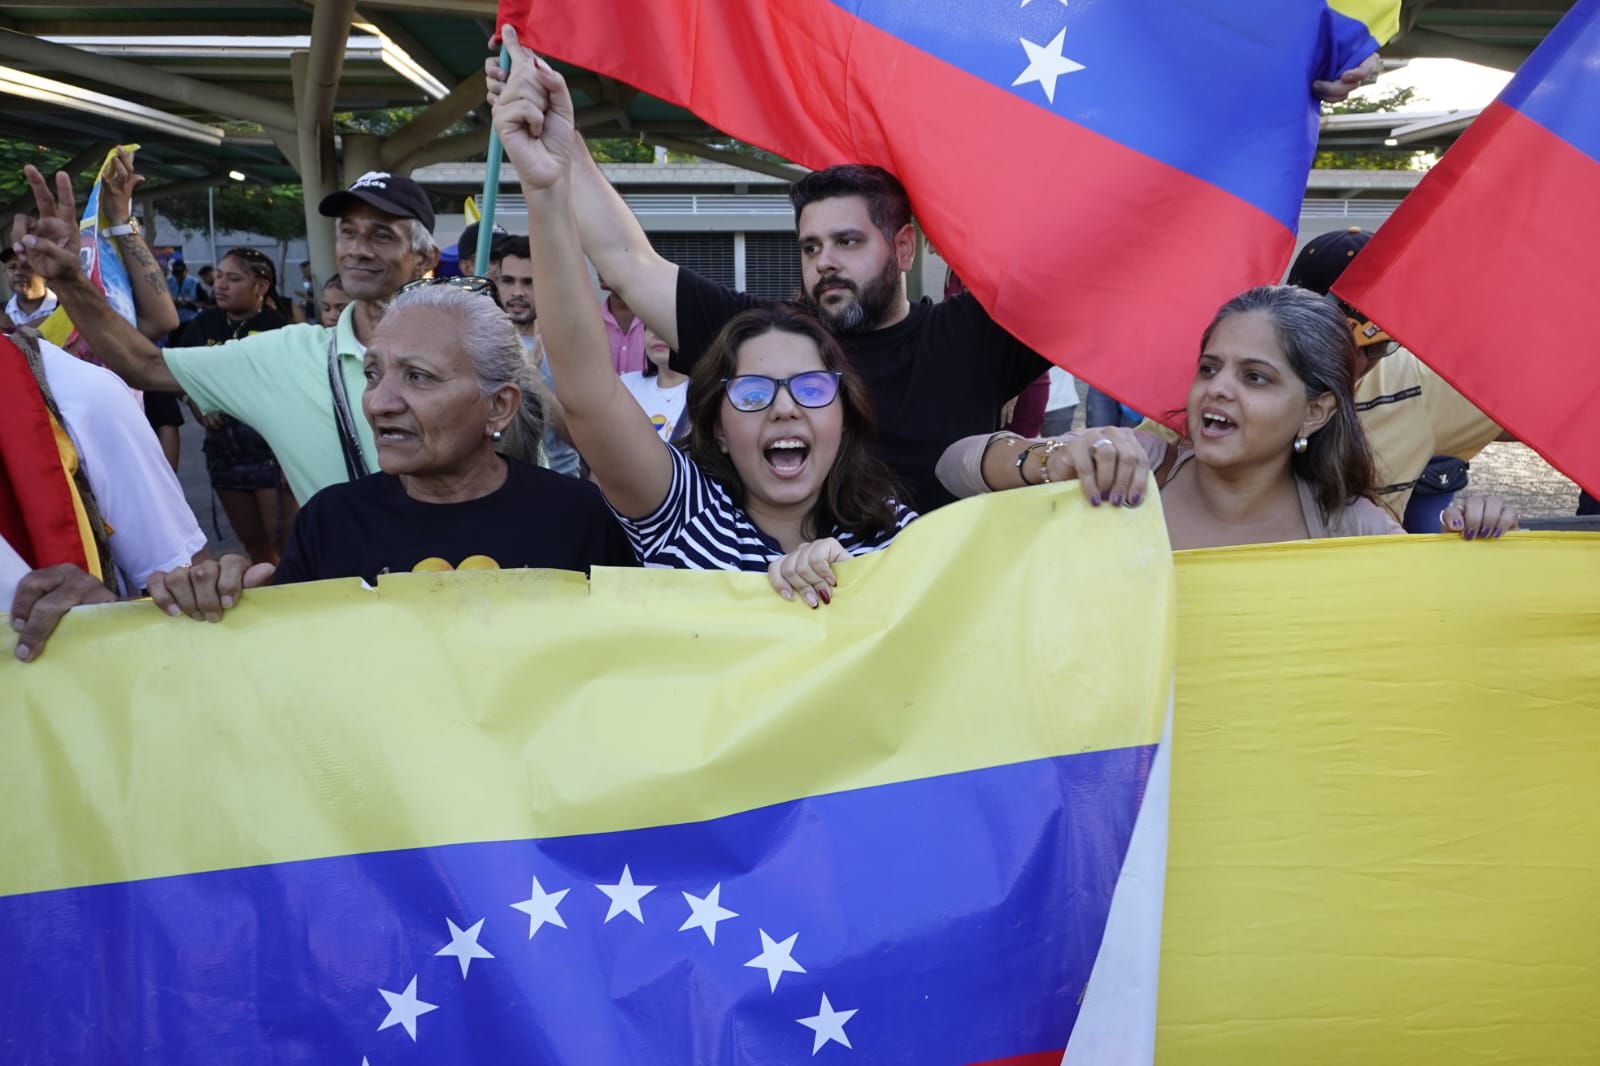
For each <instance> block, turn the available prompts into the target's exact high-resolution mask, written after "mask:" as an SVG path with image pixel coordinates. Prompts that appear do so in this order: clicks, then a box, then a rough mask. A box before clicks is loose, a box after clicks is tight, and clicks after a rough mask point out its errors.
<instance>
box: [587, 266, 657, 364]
mask: <svg viewBox="0 0 1600 1066" xmlns="http://www.w3.org/2000/svg"><path fill="white" fill-rule="evenodd" d="M596 280H597V281H598V283H599V285H600V288H601V290H602V292H601V297H600V320H601V321H602V322H604V323H605V325H606V338H607V339H608V340H609V341H610V342H611V366H612V367H613V368H614V369H615V370H616V372H617V373H618V374H619V375H622V374H632V373H637V372H643V371H647V370H649V365H648V362H647V360H646V357H645V350H644V349H645V339H644V322H643V320H641V319H640V318H639V316H638V315H636V314H634V313H633V308H631V307H629V306H628V303H627V301H626V300H624V299H623V298H622V297H621V296H619V295H618V294H617V293H615V292H613V291H612V290H611V288H610V287H609V286H607V285H606V279H605V276H604V275H598V276H597V278H596Z"/></svg>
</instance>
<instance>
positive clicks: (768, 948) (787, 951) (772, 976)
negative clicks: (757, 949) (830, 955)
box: [745, 929, 806, 992]
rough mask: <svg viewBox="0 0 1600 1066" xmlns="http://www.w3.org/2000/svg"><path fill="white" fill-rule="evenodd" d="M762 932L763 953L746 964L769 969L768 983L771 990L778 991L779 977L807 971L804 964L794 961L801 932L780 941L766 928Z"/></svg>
mask: <svg viewBox="0 0 1600 1066" xmlns="http://www.w3.org/2000/svg"><path fill="white" fill-rule="evenodd" d="M760 933H761V954H759V955H757V956H756V957H755V958H753V959H751V960H750V961H749V962H747V963H745V965H746V966H753V967H755V968H756V969H758V970H765V971H767V983H768V984H769V985H770V986H771V990H772V991H773V992H776V991H777V990H778V978H780V977H782V976H783V975H784V974H786V973H805V972H806V968H805V967H804V966H801V965H800V964H799V963H798V962H795V961H794V942H795V940H797V939H798V938H799V936H800V934H799V933H796V934H794V936H791V937H790V938H789V939H788V940H785V941H782V942H781V943H780V942H779V941H776V940H773V939H772V938H771V937H770V936H768V935H767V931H766V930H765V929H762V930H760Z"/></svg>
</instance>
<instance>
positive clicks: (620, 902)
mask: <svg viewBox="0 0 1600 1066" xmlns="http://www.w3.org/2000/svg"><path fill="white" fill-rule="evenodd" d="M594 887H595V888H598V889H599V890H600V891H602V892H604V893H605V894H606V895H607V896H610V897H611V906H610V907H609V908H607V910H606V921H608V922H609V921H610V920H611V919H613V918H615V917H616V916H617V915H619V914H623V913H627V914H631V915H633V916H634V918H636V919H637V920H638V922H639V924H640V925H643V924H644V911H643V910H641V909H640V907H639V901H640V900H642V899H644V898H645V897H646V896H648V895H649V894H650V893H652V892H654V891H655V890H656V886H655V885H636V884H634V883H633V871H632V870H630V869H628V867H627V866H626V865H624V866H623V867H622V876H621V877H620V878H618V879H617V883H616V884H614V885H595V886H594ZM602 924H603V923H602Z"/></svg>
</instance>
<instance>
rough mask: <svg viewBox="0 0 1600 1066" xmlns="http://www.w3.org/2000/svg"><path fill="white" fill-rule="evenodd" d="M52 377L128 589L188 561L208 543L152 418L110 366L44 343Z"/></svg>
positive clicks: (133, 589) (135, 589)
mask: <svg viewBox="0 0 1600 1066" xmlns="http://www.w3.org/2000/svg"><path fill="white" fill-rule="evenodd" d="M39 350H40V355H41V357H42V361H43V364H44V375H45V380H46V381H48V382H49V383H50V392H51V394H52V395H53V396H54V397H55V400H56V406H57V407H58V408H60V409H61V418H62V420H63V421H64V422H65V423H66V430H67V435H68V436H69V437H71V438H72V444H73V446H74V447H75V448H77V450H78V462H79V464H80V465H81V466H82V468H83V471H84V473H85V474H86V475H87V476H88V478H89V487H90V488H91V489H93V490H94V498H95V502H96V503H97V504H99V506H100V517H102V518H103V519H105V522H106V525H107V526H108V527H110V530H111V535H110V537H109V544H110V546H111V557H112V560H113V561H114V562H115V563H116V566H117V570H118V572H119V574H120V576H121V579H122V581H121V584H122V588H123V590H124V592H127V593H134V592H138V591H140V590H141V589H143V588H144V587H145V585H146V584H147V583H148V582H149V580H150V575H151V574H153V573H155V572H156V571H157V570H171V569H172V568H173V567H175V566H181V565H182V564H184V563H187V562H188V561H189V560H190V559H191V558H193V556H194V554H195V553H196V552H198V551H199V550H200V549H201V548H204V547H205V546H206V535H205V534H204V533H202V532H201V531H200V525H199V523H198V522H196V521H195V519H194V512H193V511H191V510H189V504H188V501H186V500H185V499H184V497H183V486H182V485H180V484H178V476H177V475H176V474H174V473H173V472H172V467H171V466H169V465H168V464H167V460H166V457H165V456H164V455H162V454H161V445H160V443H159V442H158V441H157V440H156V435H155V434H154V433H152V432H151V431H150V423H149V422H148V421H147V420H146V419H145V416H144V412H143V411H142V410H140V408H139V405H138V403H137V402H136V401H135V400H134V399H133V397H132V396H130V395H129V394H128V389H127V386H125V385H124V384H123V383H122V380H121V379H120V378H118V377H117V376H116V375H115V374H113V373H112V372H111V371H109V370H106V369H105V368H104V367H98V366H94V365H92V364H90V363H86V362H84V361H83V360H82V359H78V358H76V357H75V356H73V355H71V354H70V353H68V352H65V351H63V350H61V349H60V348H58V347H56V346H55V345H54V344H51V343H50V342H49V341H43V340H41V341H40V342H39Z"/></svg>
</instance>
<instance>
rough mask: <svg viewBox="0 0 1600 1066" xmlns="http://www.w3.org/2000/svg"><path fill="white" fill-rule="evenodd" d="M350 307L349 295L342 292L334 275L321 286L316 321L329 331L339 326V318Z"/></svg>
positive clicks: (341, 286)
mask: <svg viewBox="0 0 1600 1066" xmlns="http://www.w3.org/2000/svg"><path fill="white" fill-rule="evenodd" d="M349 306H350V294H349V293H347V292H345V291H344V286H343V285H342V284H341V283H340V281H339V275H337V274H335V275H334V276H333V277H331V278H329V279H328V280H327V281H326V282H324V283H323V285H322V302H321V303H320V304H319V305H318V307H317V311H318V316H317V321H319V322H321V323H322V324H323V325H324V326H326V327H328V328H329V329H332V328H334V327H335V326H337V325H338V324H339V316H340V315H342V314H344V309H345V308H346V307H349Z"/></svg>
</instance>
